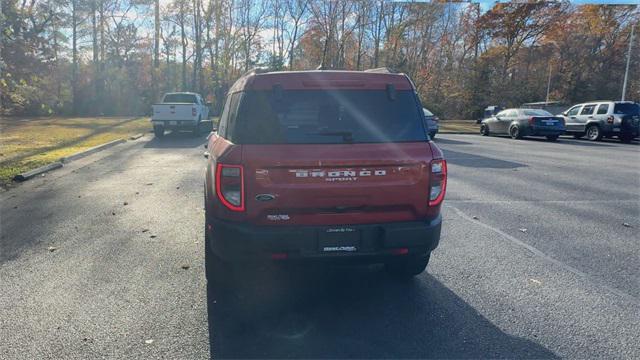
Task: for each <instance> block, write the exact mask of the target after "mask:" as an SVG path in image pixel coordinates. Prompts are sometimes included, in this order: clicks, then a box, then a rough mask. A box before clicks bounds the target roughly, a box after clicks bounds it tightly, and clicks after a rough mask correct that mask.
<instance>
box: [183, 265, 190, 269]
mask: <svg viewBox="0 0 640 360" xmlns="http://www.w3.org/2000/svg"><path fill="white" fill-rule="evenodd" d="M189 267H190V266H189V265H182V266H181V268H182V270H189Z"/></svg>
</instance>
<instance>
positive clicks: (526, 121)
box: [480, 109, 565, 141]
mask: <svg viewBox="0 0 640 360" xmlns="http://www.w3.org/2000/svg"><path fill="white" fill-rule="evenodd" d="M564 130H565V127H564V119H563V118H562V117H558V116H553V115H552V114H551V113H549V112H547V111H545V110H541V109H506V110H502V111H501V112H499V113H497V114H496V115H494V116H492V117H490V118H487V119H484V120H482V122H481V123H480V133H481V134H482V135H484V136H488V135H497V134H507V135H509V136H511V137H512V138H513V139H521V138H522V137H524V136H545V137H546V138H547V139H548V140H549V141H556V140H557V139H558V137H559V136H560V135H562V134H563V133H564Z"/></svg>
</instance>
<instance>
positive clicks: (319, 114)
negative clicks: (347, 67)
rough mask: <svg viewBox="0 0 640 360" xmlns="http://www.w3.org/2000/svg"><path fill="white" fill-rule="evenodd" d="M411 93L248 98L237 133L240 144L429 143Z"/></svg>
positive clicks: (256, 95)
mask: <svg viewBox="0 0 640 360" xmlns="http://www.w3.org/2000/svg"><path fill="white" fill-rule="evenodd" d="M420 110H421V108H420V106H419V104H418V103H417V101H416V98H415V96H414V94H413V92H411V91H397V92H396V97H395V99H394V100H391V99H390V98H389V96H388V94H387V91H385V90H380V91H378V90H328V91H327V90H286V91H282V93H281V94H279V96H275V95H274V93H273V92H272V91H248V92H246V93H245V94H244V96H243V98H242V101H241V105H240V110H239V112H238V117H237V119H236V121H235V124H233V125H232V126H233V127H234V129H233V130H232V131H231V132H232V133H233V134H234V136H233V139H232V140H233V141H234V142H236V143H239V144H333V143H338V144H339V143H384V142H414V141H426V140H427V136H426V132H425V130H424V123H423V118H422V114H420V113H419V111H420Z"/></svg>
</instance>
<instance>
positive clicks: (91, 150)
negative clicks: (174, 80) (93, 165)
mask: <svg viewBox="0 0 640 360" xmlns="http://www.w3.org/2000/svg"><path fill="white" fill-rule="evenodd" d="M135 136H137V135H135ZM140 136H142V134H140ZM126 141H127V140H125V139H117V140H113V141H110V142H108V143H104V144H102V145H98V146H94V147H92V148H89V149H87V150H84V151H80V152H78V153H75V154H73V155H69V156H65V157H62V158H60V161H55V162H52V163H50V164H47V165H43V166H40V167H39V168H36V169H33V170H29V171H27V172H24V173H22V174H18V175H16V176H14V177H13V181H19V182H23V181H27V180H29V179H31V178H33V177H35V176H38V175H40V174H44V173H46V172H48V171H51V170H55V169H59V168H61V167H63V166H64V165H63V164H64V163H67V162H69V161H72V160H76V159H80V158H83V157H85V156H87V155H91V154H93V153H96V152H98V151H101V150H105V149H108V148H110V147H112V146H115V145H118V144H122V143H123V142H126Z"/></svg>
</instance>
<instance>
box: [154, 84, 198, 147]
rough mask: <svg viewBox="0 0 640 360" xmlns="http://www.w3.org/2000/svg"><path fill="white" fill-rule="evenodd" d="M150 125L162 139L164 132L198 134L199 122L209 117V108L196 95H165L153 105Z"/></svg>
mask: <svg viewBox="0 0 640 360" xmlns="http://www.w3.org/2000/svg"><path fill="white" fill-rule="evenodd" d="M152 108H153V115H152V116H151V123H152V124H153V132H154V133H155V135H156V136H157V137H162V136H163V135H164V132H165V130H171V129H173V130H190V131H192V132H193V133H194V134H195V135H198V134H199V133H200V122H201V121H202V120H206V119H207V118H208V117H209V107H208V106H207V104H206V103H205V102H204V100H203V99H202V97H201V96H200V95H199V94H196V93H190V92H176V93H168V94H165V95H164V97H163V99H162V102H161V103H159V104H154V105H153V106H152Z"/></svg>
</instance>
